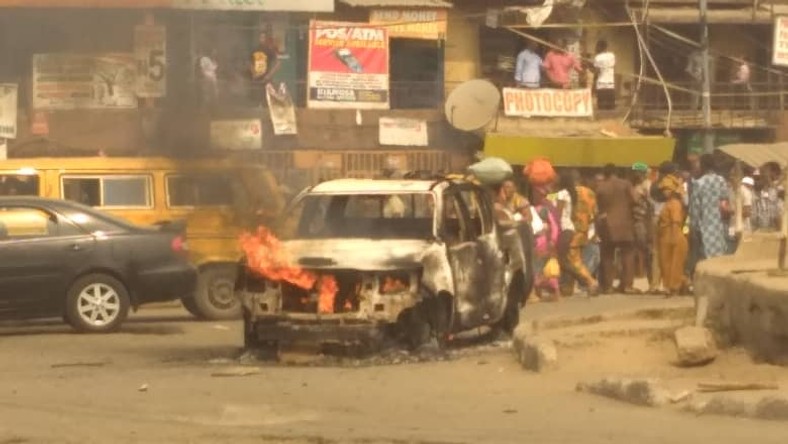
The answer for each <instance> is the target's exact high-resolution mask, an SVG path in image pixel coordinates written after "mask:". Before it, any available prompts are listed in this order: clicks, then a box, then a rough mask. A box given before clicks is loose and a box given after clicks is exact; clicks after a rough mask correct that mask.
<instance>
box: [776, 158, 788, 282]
mask: <svg viewBox="0 0 788 444" xmlns="http://www.w3.org/2000/svg"><path fill="white" fill-rule="evenodd" d="M786 168H788V165H784V166H783V189H784V190H786V191H788V171H786ZM786 205H788V192H786V193H785V195H784V196H783V208H784V209H785V208H788V207H786ZM786 247H788V211H783V220H782V223H781V224H780V257H779V258H778V259H777V267H778V268H779V269H780V270H785V254H786V250H788V248H786Z"/></svg>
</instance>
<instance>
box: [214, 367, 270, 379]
mask: <svg viewBox="0 0 788 444" xmlns="http://www.w3.org/2000/svg"><path fill="white" fill-rule="evenodd" d="M262 372H263V369H261V368H258V367H232V368H228V369H225V370H220V371H218V372H213V373H211V376H213V377H214V378H229V377H239V376H253V375H259V374H260V373H262Z"/></svg>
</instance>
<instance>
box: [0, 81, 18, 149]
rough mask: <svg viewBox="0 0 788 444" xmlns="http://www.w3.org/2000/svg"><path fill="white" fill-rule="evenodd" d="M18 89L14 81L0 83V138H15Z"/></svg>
mask: <svg viewBox="0 0 788 444" xmlns="http://www.w3.org/2000/svg"><path fill="white" fill-rule="evenodd" d="M18 91H19V88H18V87H17V85H16V84H15V83H0V139H16V110H17V92H18Z"/></svg>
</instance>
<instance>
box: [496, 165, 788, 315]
mask: <svg viewBox="0 0 788 444" xmlns="http://www.w3.org/2000/svg"><path fill="white" fill-rule="evenodd" d="M537 162H541V163H542V164H543V165H544V164H545V163H546V164H547V166H546V168H547V169H551V168H552V167H551V166H550V165H549V163H548V162H547V161H546V160H537ZM541 168H542V170H543V169H544V168H545V166H542V167H541ZM623 172H624V169H622V168H617V167H616V166H614V165H607V166H605V168H604V169H603V170H602V171H601V172H596V171H595V172H586V174H584V175H582V174H581V173H580V172H579V171H578V170H575V169H565V170H562V171H559V172H555V171H553V172H552V173H544V172H542V171H540V172H538V175H539V176H540V177H539V178H538V179H535V178H534V176H533V174H530V175H529V173H533V168H530V166H529V167H526V169H525V175H524V176H523V177H522V179H524V180H523V181H522V182H523V183H525V182H526V181H527V186H523V187H520V188H518V182H519V181H518V180H516V179H513V180H509V181H507V182H505V183H503V184H502V185H501V186H500V187H498V188H497V190H496V191H497V195H496V209H497V214H498V217H499V219H502V220H503V219H514V220H521V221H523V223H530V225H531V228H532V231H533V235H534V241H533V251H534V255H533V257H534V260H533V269H534V273H535V284H534V285H535V286H534V288H535V293H536V294H535V297H534V299H533V300H537V301H538V300H542V299H543V300H547V301H557V300H560V299H561V298H562V297H568V296H571V295H573V294H574V293H575V291H576V288H575V287H577V286H579V287H580V288H581V289H583V290H584V291H585V292H586V293H587V294H588V295H589V296H596V295H599V294H608V293H614V292H616V293H623V294H641V293H643V291H641V290H640V289H638V288H636V287H635V278H636V276H637V275H641V276H645V277H646V278H647V279H648V290H646V291H645V292H646V293H648V294H659V295H666V296H669V297H670V296H678V295H690V294H692V292H693V287H692V277H693V274H694V271H695V267H696V265H697V264H698V262H700V261H703V260H706V259H709V258H713V257H717V256H722V255H727V254H733V253H734V252H735V251H736V248H737V246H738V243H739V242H740V240H741V238H742V236H746V235H748V234H749V233H752V232H753V231H756V230H759V231H770V230H777V229H779V227H780V224H781V221H782V211H783V209H782V202H783V199H784V196H783V194H784V190H783V187H782V179H781V177H782V172H781V171H780V168H779V166H778V165H777V164H773V163H770V164H766V165H764V166H763V167H761V168H759V169H757V170H749V171H747V170H745V171H742V174H734V172H733V170H731V169H727V170H726V169H724V168H721V167H720V166H719V165H718V162H717V159H716V158H715V157H714V156H712V155H703V156H690V157H689V158H688V167H687V168H684V169H682V168H680V167H679V166H678V165H677V164H675V163H673V162H665V163H663V164H662V165H660V166H659V168H658V169H652V168H650V167H649V166H648V165H646V164H644V163H635V164H634V165H631V166H630V167H629V168H627V169H626V174H623ZM739 177H740V179H739ZM734 181H736V182H738V183H734ZM519 189H523V190H527V192H524V193H522V194H521V193H520V192H519ZM526 196H527V197H526ZM737 205H741V212H740V214H741V219H740V222H738V223H737V220H736V219H737V218H736V213H737V211H736V206H737ZM616 280H617V281H618V282H617V285H615V286H614V281H616Z"/></svg>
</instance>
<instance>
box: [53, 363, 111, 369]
mask: <svg viewBox="0 0 788 444" xmlns="http://www.w3.org/2000/svg"><path fill="white" fill-rule="evenodd" d="M107 364H109V363H108V362H62V363H58V364H52V368H69V367H104V366H105V365H107Z"/></svg>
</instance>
